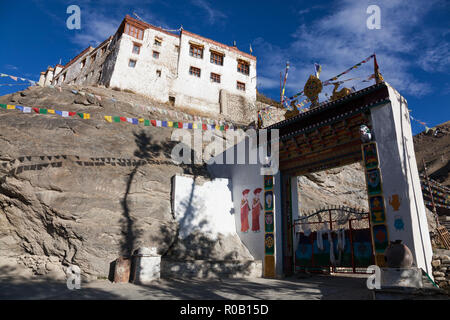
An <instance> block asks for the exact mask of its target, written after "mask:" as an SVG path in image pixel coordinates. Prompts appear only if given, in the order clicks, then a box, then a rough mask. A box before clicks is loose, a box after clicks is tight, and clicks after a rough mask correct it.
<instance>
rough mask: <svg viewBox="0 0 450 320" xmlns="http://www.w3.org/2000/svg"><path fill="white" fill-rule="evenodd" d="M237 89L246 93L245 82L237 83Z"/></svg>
mask: <svg viewBox="0 0 450 320" xmlns="http://www.w3.org/2000/svg"><path fill="white" fill-rule="evenodd" d="M236 89H238V90H240V91H245V82H240V81H236Z"/></svg>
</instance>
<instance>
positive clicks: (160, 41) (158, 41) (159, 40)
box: [153, 38, 162, 47]
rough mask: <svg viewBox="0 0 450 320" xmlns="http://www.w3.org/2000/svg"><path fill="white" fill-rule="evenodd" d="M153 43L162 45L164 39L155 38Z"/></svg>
mask: <svg viewBox="0 0 450 320" xmlns="http://www.w3.org/2000/svg"><path fill="white" fill-rule="evenodd" d="M153 45H155V46H158V47H161V46H162V40H161V39H158V38H155V42H154V43H153Z"/></svg>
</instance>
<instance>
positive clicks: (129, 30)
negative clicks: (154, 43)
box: [124, 23, 144, 40]
mask: <svg viewBox="0 0 450 320" xmlns="http://www.w3.org/2000/svg"><path fill="white" fill-rule="evenodd" d="M124 33H126V34H128V35H129V36H132V37H133V38H136V39H139V40H142V39H144V30H142V29H140V28H137V27H135V26H133V25H131V24H129V23H127V24H125V31H124Z"/></svg>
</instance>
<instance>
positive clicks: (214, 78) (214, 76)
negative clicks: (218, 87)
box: [189, 66, 245, 91]
mask: <svg viewBox="0 0 450 320" xmlns="http://www.w3.org/2000/svg"><path fill="white" fill-rule="evenodd" d="M189 74H190V75H192V76H194V77H198V78H200V75H201V69H200V68H196V67H192V66H191V67H190V68H189ZM209 78H210V80H211V82H215V83H220V74H217V73H213V72H211V74H210V76H209ZM236 89H238V90H242V91H245V83H244V82H240V81H237V82H236Z"/></svg>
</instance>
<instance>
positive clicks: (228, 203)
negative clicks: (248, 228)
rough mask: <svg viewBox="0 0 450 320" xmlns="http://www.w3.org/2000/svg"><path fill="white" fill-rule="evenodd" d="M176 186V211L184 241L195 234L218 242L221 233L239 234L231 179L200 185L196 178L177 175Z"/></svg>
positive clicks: (216, 180)
mask: <svg viewBox="0 0 450 320" xmlns="http://www.w3.org/2000/svg"><path fill="white" fill-rule="evenodd" d="M173 183H174V195H173V196H174V201H173V205H174V208H173V209H174V213H175V218H176V221H177V222H178V223H179V224H180V234H179V235H180V237H181V238H182V239H184V238H186V237H187V236H189V234H191V232H193V231H200V232H202V233H203V234H204V235H206V236H209V237H210V239H212V240H217V238H218V235H219V234H222V235H224V236H227V235H235V234H236V227H235V221H234V215H233V201H232V199H231V191H230V189H229V180H228V179H214V180H212V181H207V182H205V183H204V184H199V182H195V181H194V179H193V177H190V176H175V177H174V181H173Z"/></svg>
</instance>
